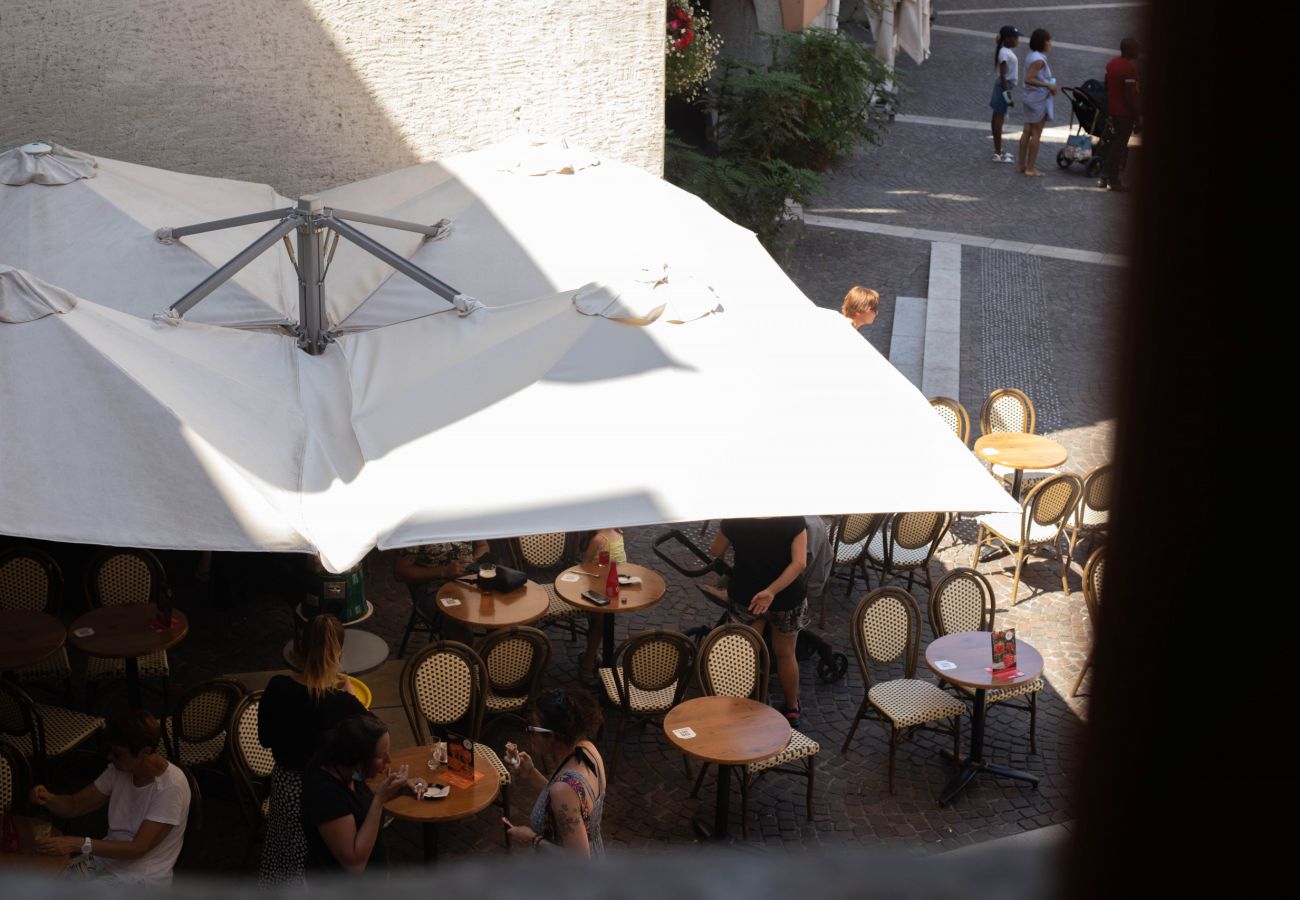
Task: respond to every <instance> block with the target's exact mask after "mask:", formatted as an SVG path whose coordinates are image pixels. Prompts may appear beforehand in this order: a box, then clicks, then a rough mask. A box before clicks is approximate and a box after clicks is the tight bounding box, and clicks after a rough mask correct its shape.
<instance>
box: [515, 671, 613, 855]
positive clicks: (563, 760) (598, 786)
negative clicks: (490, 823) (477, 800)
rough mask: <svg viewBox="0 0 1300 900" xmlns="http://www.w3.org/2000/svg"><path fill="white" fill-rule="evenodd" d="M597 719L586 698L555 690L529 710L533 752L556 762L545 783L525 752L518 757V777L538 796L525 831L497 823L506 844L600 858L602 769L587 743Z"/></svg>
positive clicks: (598, 714)
mask: <svg viewBox="0 0 1300 900" xmlns="http://www.w3.org/2000/svg"><path fill="white" fill-rule="evenodd" d="M602 721H603V716H602V715H601V712H600V707H599V706H598V705H597V704H596V701H595V700H594V699H593V698H592V696H591V694H589V693H587V692H586V691H584V690H581V689H577V690H565V689H562V688H555V689H553V690H549V691H543V692H542V694H541V695H540V696H539V697H538V698H537V702H536V703H535V704H534V706H533V714H532V724H530V725H529V726H528V731H529V733H530V735H531V736H532V748H533V752H534V753H536V754H537V756H538V758H539V759H547V758H549V759H552V760H557V762H556V763H555V765H554V767H553V769H552V771H551V776H550V777H549V778H547V777H546V776H545V775H543V774H542V773H541V772H540V771H539V770H538V769H537V768H536V767H535V766H534V764H533V757H532V756H531V755H530V754H528V753H527V752H522V751H521V752H520V753H519V760H518V763H517V764H516V767H517V772H518V775H517V776H516V777H518V778H519V779H520V780H521V781H523V782H524V783H525V784H531V785H533V786H535V787H537V788H538V789H539V790H540V791H541V793H540V794H539V795H538V797H537V803H536V804H534V806H533V814H532V816H531V817H530V819H529V822H528V824H527V825H514V824H512V823H511V822H510V820H509V819H503V820H502V821H504V822H505V825H506V828H508V829H509V836H510V840H511V841H512V842H514V843H515V844H518V845H520V846H530V847H532V848H533V849H534V850H537V851H538V852H541V853H546V852H555V851H562V852H564V853H567V854H569V855H571V856H581V857H584V858H587V857H592V856H599V855H600V854H602V853H603V852H604V849H605V848H604V844H602V843H601V839H600V815H601V811H602V810H603V809H604V806H605V763H604V761H603V760H602V759H601V758H600V751H599V750H597V749H596V745H595V744H594V743H592V740H591V739H592V737H593V736H595V734H596V732H597V731H599V730H600V725H601V722H602Z"/></svg>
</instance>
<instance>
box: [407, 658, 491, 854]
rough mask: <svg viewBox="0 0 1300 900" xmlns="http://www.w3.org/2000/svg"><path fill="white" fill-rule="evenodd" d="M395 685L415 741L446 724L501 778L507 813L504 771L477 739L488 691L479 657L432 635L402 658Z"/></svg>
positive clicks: (420, 741)
mask: <svg viewBox="0 0 1300 900" xmlns="http://www.w3.org/2000/svg"><path fill="white" fill-rule="evenodd" d="M399 689H400V691H401V698H402V709H403V710H405V712H406V718H407V721H408V722H409V723H410V725H411V734H412V735H413V736H414V737H415V741H416V743H417V744H428V743H430V741H432V740H433V733H434V729H443V730H445V729H448V728H450V729H451V730H453V731H455V732H457V733H458V734H461V735H463V736H464V737H465V738H468V739H469V740H471V741H473V742H474V756H475V757H476V758H479V757H481V758H482V759H484V760H486V761H487V762H488V764H489V765H490V766H491V767H492V769H493V770H494V771H495V772H496V773H497V777H498V778H499V779H500V780H501V797H500V803H501V808H502V810H504V812H505V814H506V816H507V817H509V815H510V771H509V770H508V769H507V768H506V766H505V763H503V762H502V761H501V757H499V756H498V755H497V752H496V751H495V750H493V749H492V748H491V747H489V746H487V745H486V744H481V743H479V732H480V730H481V728H482V726H483V708H484V702H485V700H486V697H487V693H488V674H487V666H486V665H484V663H483V659H482V658H481V657H480V656H479V655H478V654H477V653H475V652H474V650H473V648H471V647H467V646H466V645H464V644H462V643H459V642H458V641H435V642H434V643H432V644H429V645H428V646H427V647H425V648H424V649H422V650H420V652H418V653H416V654H415V655H414V656H412V657H411V658H410V659H408V660H407V661H406V666H405V668H404V669H403V670H402V680H401V682H400V683H399ZM503 833H505V831H504V829H503ZM509 848H510V837H509V835H508V834H506V850H507V852H509Z"/></svg>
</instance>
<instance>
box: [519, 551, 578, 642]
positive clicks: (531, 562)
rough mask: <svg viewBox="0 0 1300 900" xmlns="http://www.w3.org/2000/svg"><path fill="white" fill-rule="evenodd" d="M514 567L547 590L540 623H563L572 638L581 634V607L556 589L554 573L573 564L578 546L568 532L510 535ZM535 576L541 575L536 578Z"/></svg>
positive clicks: (543, 624)
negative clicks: (544, 607)
mask: <svg viewBox="0 0 1300 900" xmlns="http://www.w3.org/2000/svg"><path fill="white" fill-rule="evenodd" d="M506 544H507V546H508V547H509V548H510V555H511V556H512V557H513V559H514V566H515V568H518V569H522V570H523V571H525V572H527V573H528V575H529V577H530V578H532V579H533V581H536V582H537V583H538V584H539V585H541V587H542V590H544V591H546V597H547V603H546V613H545V615H543V616H542V618H541V619H540V620H539V621H538V623H537V624H538V625H541V626H546V625H556V624H559V625H564V626H565V627H566V628H568V629H569V639H570V640H576V639H577V637H578V628H577V626H576V622H577V620H578V619H579V618H580V617H581V616H582V614H583V613H582V610H580V609H578V608H577V607H576V606H573V605H571V604H569V603H565V602H564V600H563V599H562V598H561V597H560V595H559V594H558V593H557V592H556V590H555V576H556V575H557V574H559V571H560V570H561V569H563V568H565V567H566V566H568V565H569V564H570V562H569V561H570V560H571V559H573V557H574V556H575V548H574V546H573V541H572V539H571V538H570V536H569V534H568V533H567V532H564V531H549V532H547V533H545V534H526V535H523V536H521V537H513V538H510V539H509V540H508V541H507V542H506ZM534 575H536V576H538V577H533V576H534Z"/></svg>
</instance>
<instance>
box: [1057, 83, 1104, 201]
mask: <svg viewBox="0 0 1300 900" xmlns="http://www.w3.org/2000/svg"><path fill="white" fill-rule="evenodd" d="M1061 90H1062V91H1063V92H1064V93H1065V96H1066V97H1067V98H1069V100H1070V126H1071V127H1074V122H1075V120H1076V119H1078V121H1079V125H1078V129H1077V130H1076V131H1075V133H1074V134H1072V135H1070V137H1069V139H1068V140H1067V142H1066V145H1065V149H1063V150H1062V151H1061V152H1060V153H1058V154H1056V164H1057V165H1058V166H1060V167H1061V168H1062V169H1068V168H1070V166H1072V165H1073V164H1074V163H1079V164H1080V165H1081V166H1083V167H1084V172H1085V173H1086V174H1087V176H1088V177H1089V178H1096V177H1097V176H1099V175H1100V174H1101V167H1102V165H1103V164H1104V163H1105V160H1106V147H1107V143H1108V142H1107V129H1106V116H1107V113H1106V86H1105V85H1104V84H1102V83H1101V82H1100V81H1097V80H1096V79H1095V78H1090V79H1088V80H1087V81H1085V82H1084V83H1083V84H1082V85H1080V86H1079V87H1077V88H1069V87H1067V88H1061ZM1093 138H1097V142H1096V143H1095V144H1094V143H1093V140H1092V139H1093Z"/></svg>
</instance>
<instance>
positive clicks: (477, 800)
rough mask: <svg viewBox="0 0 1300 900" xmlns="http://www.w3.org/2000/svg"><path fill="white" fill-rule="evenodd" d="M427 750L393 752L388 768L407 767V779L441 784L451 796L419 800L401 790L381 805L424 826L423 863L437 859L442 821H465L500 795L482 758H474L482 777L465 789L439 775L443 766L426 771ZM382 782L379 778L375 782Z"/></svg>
mask: <svg viewBox="0 0 1300 900" xmlns="http://www.w3.org/2000/svg"><path fill="white" fill-rule="evenodd" d="M429 749H430V748H429V747H428V746H419V747H407V748H406V749H405V750H394V751H393V752H392V754H391V757H392V762H391V763H390V764H389V766H390V767H391V768H394V769H396V768H398V767H399V766H403V765H405V766H409V767H410V775H409V777H410V778H413V779H414V778H422V779H424V780H425V781H426V782H428V783H429V784H435V783H439V782H441V783H444V784H447V786H448V787H450V788H451V793H450V794H448V795H447V796H446V797H443V798H442V799H441V800H419V799H416V797H415V795H414V794H413V793H412V792H411V791H410V790H409V789H407V790H403V791H402V793H400V794H398V795H397V796H396V797H394V798H393V799H392V800H389V801H388V802H387V803H385V804H384V810H385V811H386V812H388V813H390V814H391V815H392V816H393V817H394V818H396V819H401V820H402V821H403V822H416V823H418V824H420V825H422V826H423V829H422V830H423V832H424V860H425V862H433V861H434V860H435V859H437V858H438V826H439V825H441V824H442V823H443V822H454V821H456V820H457V819H465V818H468V817H470V816H472V815H474V814H476V813H480V812H482V811H483V810H485V809H487V808H488V806H490V805H491V804H492V802H493V801H494V800H496V798H497V795H498V794H500V793H501V778H500V776H499V775H498V774H497V772H496V770H495V769H494V768H492V764H491V763H489V762H488V761H487V760H486V759H484V758H483V757H482V756H481V755H479V754H475V755H474V771H475V772H477V773H479V774H481V775H482V776H483V777H482V778H480V779H478V780H477V781H475V782H474V784H473V785H471V786H470V787H468V788H460V787H456V786H455V785H454V784H451V783H450V782H447V781H446V780H445V779H444V778H442V777H441V776H442V775H443V774H444V773H445V772H446V767H445V766H444V767H442V768H441V769H439V770H438V771H437V772H431V771H430V770H429ZM379 781H383V776H382V775H381V776H379V778H377V779H376V782H379Z"/></svg>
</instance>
